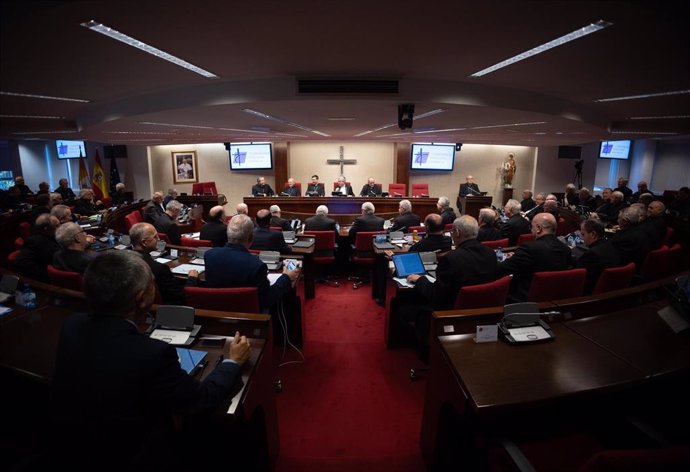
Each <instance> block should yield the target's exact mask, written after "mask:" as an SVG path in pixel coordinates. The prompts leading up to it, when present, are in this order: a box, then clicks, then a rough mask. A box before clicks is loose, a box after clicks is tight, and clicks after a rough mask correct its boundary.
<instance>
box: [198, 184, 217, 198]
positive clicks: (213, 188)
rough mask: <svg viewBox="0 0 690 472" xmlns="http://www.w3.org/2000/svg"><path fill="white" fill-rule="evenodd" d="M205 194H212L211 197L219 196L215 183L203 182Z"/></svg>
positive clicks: (202, 186)
mask: <svg viewBox="0 0 690 472" xmlns="http://www.w3.org/2000/svg"><path fill="white" fill-rule="evenodd" d="M201 188H202V192H201V193H203V194H207V193H210V194H211V195H218V190H216V183H215V182H202V184H201Z"/></svg>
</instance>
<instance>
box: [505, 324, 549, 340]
mask: <svg viewBox="0 0 690 472" xmlns="http://www.w3.org/2000/svg"><path fill="white" fill-rule="evenodd" d="M508 332H509V333H510V335H511V336H512V337H513V339H514V340H515V341H518V342H520V341H539V340H540V339H550V338H551V336H549V333H547V332H546V330H545V329H544V328H542V327H541V326H530V327H528V328H513V329H509V330H508Z"/></svg>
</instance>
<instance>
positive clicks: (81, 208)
mask: <svg viewBox="0 0 690 472" xmlns="http://www.w3.org/2000/svg"><path fill="white" fill-rule="evenodd" d="M102 209H103V202H102V201H100V200H96V201H94V195H93V190H91V189H88V188H83V189H81V191H80V192H79V199H78V200H76V201H75V202H74V213H76V214H77V215H80V216H91V215H95V214H96V213H98V212H99V210H102Z"/></svg>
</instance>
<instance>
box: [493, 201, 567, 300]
mask: <svg viewBox="0 0 690 472" xmlns="http://www.w3.org/2000/svg"><path fill="white" fill-rule="evenodd" d="M516 203H517V204H518V205H519V202H516ZM556 224H557V223H556V218H555V217H554V216H553V215H552V214H551V213H539V214H538V215H536V216H535V217H534V219H533V220H532V234H533V235H534V241H530V242H528V243H526V244H523V245H522V246H520V247H518V248H517V249H516V250H515V253H514V254H513V256H512V257H509V258H508V259H506V260H505V261H503V262H502V263H501V264H499V266H498V272H499V276H504V275H507V274H513V281H512V282H511V284H510V300H511V301H512V302H524V301H527V294H528V292H529V286H530V284H531V283H532V275H534V273H535V272H543V271H555V270H566V269H567V268H568V267H569V266H570V260H571V255H570V248H568V246H566V245H565V244H563V243H562V242H560V241H559V240H558V238H556V234H555V233H556Z"/></svg>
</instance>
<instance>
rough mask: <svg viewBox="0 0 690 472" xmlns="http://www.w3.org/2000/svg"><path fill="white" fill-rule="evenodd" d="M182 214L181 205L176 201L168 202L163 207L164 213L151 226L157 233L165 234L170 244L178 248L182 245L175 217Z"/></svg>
mask: <svg viewBox="0 0 690 472" xmlns="http://www.w3.org/2000/svg"><path fill="white" fill-rule="evenodd" d="M181 212H182V204H181V203H180V202H178V201H177V200H170V201H169V202H168V205H167V206H166V207H165V212H164V213H163V214H162V215H160V216H159V217H158V219H156V221H155V222H154V223H153V226H154V227H155V228H156V231H158V232H159V233H165V234H166V235H168V239H170V244H174V245H176V246H179V245H180V244H182V241H181V239H182V236H181V235H180V227H179V226H177V223H176V222H177V217H178V216H180V213H181Z"/></svg>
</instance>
